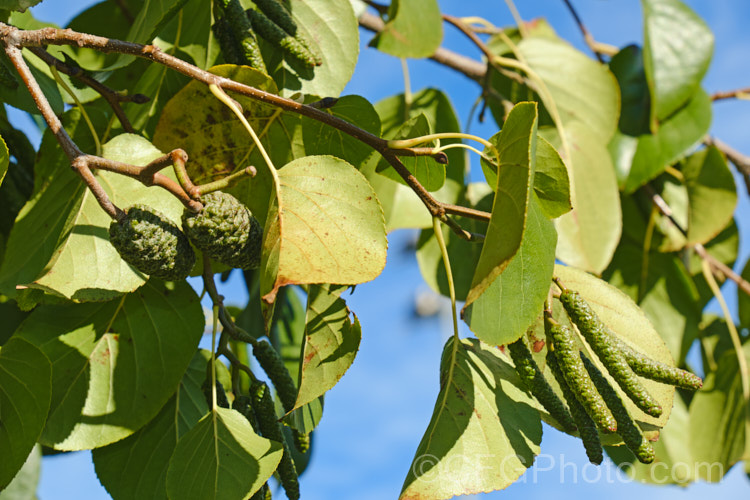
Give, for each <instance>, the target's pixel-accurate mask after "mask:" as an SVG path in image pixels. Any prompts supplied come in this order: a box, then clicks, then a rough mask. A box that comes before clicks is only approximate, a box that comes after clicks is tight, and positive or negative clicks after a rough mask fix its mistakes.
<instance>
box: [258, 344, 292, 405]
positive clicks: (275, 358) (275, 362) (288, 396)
mask: <svg viewBox="0 0 750 500" xmlns="http://www.w3.org/2000/svg"><path fill="white" fill-rule="evenodd" d="M253 356H255V359H257V360H258V363H259V364H260V366H261V368H263V371H264V372H266V375H268V378H270V379H271V382H273V386H274V387H275V388H276V394H278V395H279V399H280V400H281V405H282V406H283V407H284V411H285V412H289V411H292V410H293V409H294V403H296V402H297V384H295V383H294V380H292V375H291V374H290V373H289V370H288V369H287V367H286V365H285V364H284V360H282V359H281V356H279V352H278V351H277V350H276V349H274V347H273V346H272V345H271V343H270V342H266V341H264V340H259V341H257V342H255V343H254V344H253Z"/></svg>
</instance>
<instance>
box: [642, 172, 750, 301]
mask: <svg viewBox="0 0 750 500" xmlns="http://www.w3.org/2000/svg"><path fill="white" fill-rule="evenodd" d="M644 190H645V191H646V193H648V195H649V196H650V197H651V201H652V202H653V204H654V206H655V207H656V208H657V209H658V210H659V212H660V213H661V214H662V215H664V216H665V217H666V218H667V219H669V221H670V222H671V223H672V225H674V227H676V228H677V230H678V231H680V232H681V233H682V234H683V236H687V230H686V229H685V228H683V227H682V226H681V225H680V223H679V222H677V220H676V219H675V218H674V215H673V213H672V209H671V208H670V206H669V205H668V204H667V202H666V201H665V200H664V198H662V197H661V195H659V193H657V192H656V191H655V190H654V188H653V187H651V185H649V184H646V185H645V186H644ZM690 246H691V247H692V248H693V250H695V253H697V254H698V256H699V257H700V258H701V259H703V260H705V261H707V262H708V264H709V265H710V266H711V270H712V272H713V274H714V276H717V277H718V278H720V279H724V278H729V279H730V280H732V281H734V282H735V283H736V284H737V287H738V288H739V289H740V290H742V291H743V292H745V293H746V294H748V295H750V282H748V281H747V280H745V279H744V278H743V277H742V276H740V275H739V274H737V273H736V272H734V271H733V270H732V268H730V267H729V266H727V265H726V264H724V263H723V262H721V261H719V260H718V259H717V258H716V257H714V256H713V255H711V254H710V253H708V251H707V250H706V248H705V247H704V246H703V245H701V244H700V243H693V244H691V245H690Z"/></svg>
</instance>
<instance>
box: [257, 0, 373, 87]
mask: <svg viewBox="0 0 750 500" xmlns="http://www.w3.org/2000/svg"><path fill="white" fill-rule="evenodd" d="M285 4H286V5H287V6H288V7H289V12H291V13H292V17H293V18H294V20H295V21H296V22H297V29H298V30H299V31H300V32H302V34H303V35H304V36H305V37H306V38H307V39H308V40H310V41H311V42H312V44H313V45H314V46H315V47H314V48H317V49H318V52H319V54H320V56H321V57H322V59H323V64H322V65H320V66H317V67H315V68H314V69H310V68H308V67H300V65H299V64H297V63H296V62H295V61H294V59H290V58H288V57H285V59H284V62H283V65H282V66H280V67H279V68H278V69H276V70H275V71H272V76H273V79H274V81H276V83H277V85H278V86H279V89H282V92H281V93H282V94H283V95H287V96H290V95H293V94H295V93H297V92H300V93H302V94H309V95H316V96H327V97H338V96H339V94H341V92H342V91H343V90H344V87H346V84H347V83H349V80H350V79H351V77H352V74H354V67H355V66H356V64H357V56H358V55H359V24H358V23H357V18H356V17H355V16H354V11H353V10H352V6H351V3H350V2H349V0H289V1H287V2H285ZM261 42H263V40H261ZM271 50H272V51H275V52H278V48H277V47H271Z"/></svg>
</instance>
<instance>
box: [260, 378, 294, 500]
mask: <svg viewBox="0 0 750 500" xmlns="http://www.w3.org/2000/svg"><path fill="white" fill-rule="evenodd" d="M250 394H251V396H252V406H253V411H254V412H255V417H256V418H257V419H258V426H259V427H260V433H261V434H262V435H263V437H265V438H267V439H270V440H272V441H277V442H279V443H281V444H282V446H283V447H284V453H283V455H282V456H281V462H279V468H278V469H277V470H276V471H277V472H278V473H279V479H280V480H281V486H282V487H283V488H284V491H285V492H286V496H287V497H288V498H289V500H298V499H299V479H298V477H297V469H296V467H295V466H294V460H293V459H292V453H291V451H290V450H289V445H288V444H287V442H286V440H285V439H284V433H283V432H282V430H281V425H282V424H280V423H279V422H278V419H277V417H276V410H275V409H274V405H273V398H272V397H271V392H270V391H269V389H268V386H267V385H266V384H265V382H259V381H256V382H253V384H252V386H251V387H250Z"/></svg>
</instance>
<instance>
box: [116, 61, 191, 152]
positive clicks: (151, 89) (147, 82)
mask: <svg viewBox="0 0 750 500" xmlns="http://www.w3.org/2000/svg"><path fill="white" fill-rule="evenodd" d="M190 81H191V80H190V79H189V78H188V77H186V76H185V75H183V74H182V73H177V72H176V71H170V70H169V69H168V68H167V67H165V66H162V65H160V64H150V65H148V67H147V68H146V70H145V71H144V72H143V74H142V75H141V77H140V78H139V79H138V80H137V81H136V83H135V86H134V87H133V93H134V94H143V95H146V96H149V97H150V98H151V100H150V101H148V102H147V103H144V104H138V103H134V102H128V103H125V104H124V105H123V109H124V110H125V114H126V115H127V117H128V119H129V120H130V124H131V125H132V126H133V128H134V129H135V130H138V131H140V132H142V133H143V134H144V135H146V136H147V137H153V136H154V131H155V129H156V127H157V124H158V122H159V118H160V117H161V114H162V110H163V109H164V106H165V105H166V103H167V102H169V99H171V98H172V97H174V95H175V94H176V93H177V92H178V91H179V90H180V89H182V88H183V87H184V86H185V85H187V84H188V82H190ZM188 165H190V163H188Z"/></svg>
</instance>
